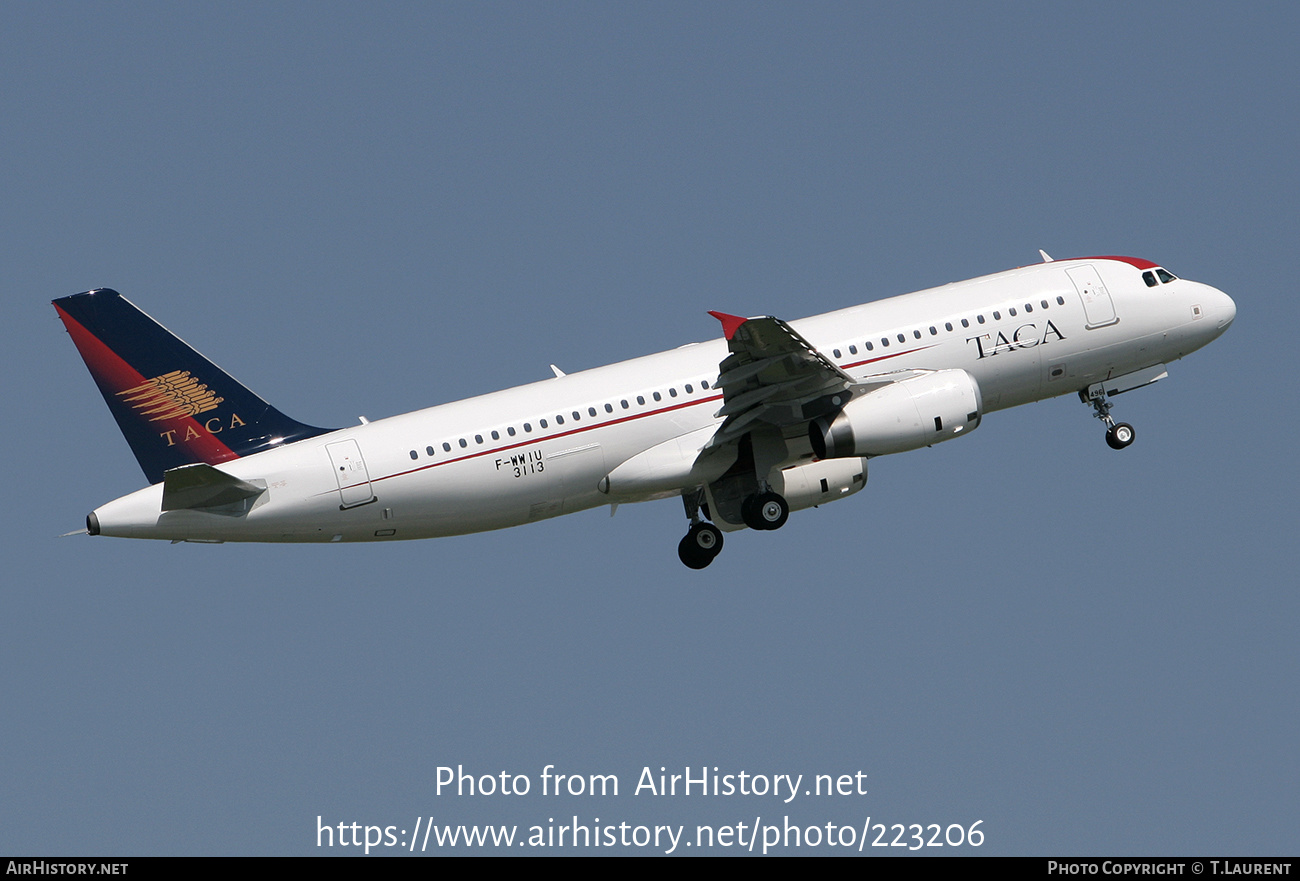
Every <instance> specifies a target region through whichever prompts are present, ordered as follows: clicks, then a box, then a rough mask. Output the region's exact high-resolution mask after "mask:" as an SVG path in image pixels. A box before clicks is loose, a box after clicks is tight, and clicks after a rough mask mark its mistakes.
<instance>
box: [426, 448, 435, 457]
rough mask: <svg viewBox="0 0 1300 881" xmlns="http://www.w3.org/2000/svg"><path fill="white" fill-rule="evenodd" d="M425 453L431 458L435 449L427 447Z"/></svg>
mask: <svg viewBox="0 0 1300 881" xmlns="http://www.w3.org/2000/svg"><path fill="white" fill-rule="evenodd" d="M424 451H425V452H426V453H428V454H429V455H430V456H432V455H433V447H425V448H424Z"/></svg>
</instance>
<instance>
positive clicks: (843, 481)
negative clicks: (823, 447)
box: [769, 458, 867, 511]
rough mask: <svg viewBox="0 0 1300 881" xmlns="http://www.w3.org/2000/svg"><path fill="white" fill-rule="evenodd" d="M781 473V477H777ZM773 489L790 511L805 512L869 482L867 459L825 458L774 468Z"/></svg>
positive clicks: (850, 493)
mask: <svg viewBox="0 0 1300 881" xmlns="http://www.w3.org/2000/svg"><path fill="white" fill-rule="evenodd" d="M778 475H779V476H778ZM769 482H770V483H771V485H772V488H773V489H774V490H776V491H777V492H779V493H780V494H781V495H782V496H784V497H785V500H786V501H787V502H788V503H789V504H790V510H791V511H802V510H803V509H804V508H812V507H814V506H816V505H824V504H826V503H827V502H833V501H835V500H837V499H843V498H846V497H848V496H851V495H853V494H854V493H855V492H857V491H858V490H860V489H862V488H863V487H864V486H866V485H867V460H866V459H862V458H859V459H823V460H821V461H820V462H808V463H806V464H804V465H795V466H793V467H791V468H786V469H783V470H781V471H774V472H773V473H772V474H771V475H770V478H769Z"/></svg>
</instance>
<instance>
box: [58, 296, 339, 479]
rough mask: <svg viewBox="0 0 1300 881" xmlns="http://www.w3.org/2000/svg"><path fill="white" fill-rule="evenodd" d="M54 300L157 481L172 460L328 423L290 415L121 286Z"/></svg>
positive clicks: (284, 439) (291, 435)
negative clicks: (149, 311)
mask: <svg viewBox="0 0 1300 881" xmlns="http://www.w3.org/2000/svg"><path fill="white" fill-rule="evenodd" d="M54 308H55V309H57V310H58V313H59V318H61V319H62V320H63V324H64V326H65V327H66V328H67V330H68V334H69V335H70V336H71V337H72V341H73V343H74V344H76V346H77V350H78V351H79V352H80V353H81V357H82V359H83V360H84V361H85V362H86V367H87V368H89V370H90V375H91V376H92V377H93V378H94V380H95V384H96V385H97V386H99V391H100V394H102V395H103V396H104V401H105V402H106V403H107V404H108V409H109V410H110V411H112V413H113V417H114V418H115V419H116V420H117V424H118V427H119V428H121V430H122V434H124V435H125V436H126V439H127V442H128V443H129V444H130V445H131V452H133V453H134V454H135V458H136V461H138V462H139V463H140V467H141V468H142V469H143V470H144V473H145V477H147V478H148V479H149V481H150V482H151V483H158V482H159V481H161V480H162V479H163V473H164V472H165V471H167V469H169V468H177V467H179V466H181V465H192V464H195V463H200V462H201V463H206V464H208V465H216V464H218V463H221V462H226V461H229V460H231V459H237V458H239V457H241V456H247V455H251V454H252V453H257V452H261V451H262V450H266V449H269V448H270V447H273V446H276V445H279V444H283V443H289V442H291V441H295V440H301V439H303V438H307V437H314V436H315V435H319V434H324V433H326V432H327V431H329V430H330V429H325V428H317V427H315V426H311V425H304V424H303V423H301V422H297V421H295V420H293V419H290V418H289V417H287V416H285V415H284V414H283V413H281V412H280V411H279V410H277V409H275V408H274V407H272V406H271V405H270V404H268V403H267V402H266V401H264V400H262V399H261V398H259V397H258V396H257V395H255V394H253V393H252V392H251V391H249V390H248V389H247V388H245V387H244V386H242V385H240V384H239V383H238V382H236V381H235V380H234V379H232V378H231V377H230V376H229V375H228V374H227V373H226V372H225V371H223V370H222V369H221V368H219V367H217V365H215V364H213V363H212V362H211V361H209V360H208V359H207V358H205V357H203V356H202V355H200V354H199V353H198V352H196V351H195V350H194V349H192V348H191V347H190V346H189V345H187V344H186V343H185V342H184V341H183V340H181V339H180V338H178V337H177V336H176V335H175V334H173V333H172V332H171V331H169V330H167V329H166V328H165V327H163V326H162V325H161V324H159V323H158V322H156V321H154V320H153V319H152V318H150V317H149V316H148V315H146V314H145V313H144V312H142V311H140V310H139V309H138V308H136V307H135V306H134V305H133V304H132V303H131V302H130V301H129V300H127V299H126V298H125V297H123V296H122V295H121V294H119V293H118V292H117V291H114V290H110V289H108V288H101V289H98V290H93V291H87V292H85V293H82V294H75V295H74V296H71V297H63V298H62V299H58V300H55V301H54Z"/></svg>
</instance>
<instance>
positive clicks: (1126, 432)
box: [1079, 387, 1137, 450]
mask: <svg viewBox="0 0 1300 881" xmlns="http://www.w3.org/2000/svg"><path fill="white" fill-rule="evenodd" d="M1079 399H1080V400H1081V401H1083V402H1084V403H1085V404H1092V408H1093V409H1094V410H1096V411H1097V412H1096V413H1094V414H1093V415H1094V416H1096V417H1097V418H1098V419H1100V420H1101V421H1102V422H1104V423H1106V445H1107V446H1108V447H1110V448H1111V449H1112V450H1122V449H1124V448H1125V447H1127V446H1128V445H1129V444H1131V443H1133V438H1134V437H1136V435H1137V433H1136V432H1135V431H1134V430H1133V426H1131V425H1129V424H1128V423H1127V422H1116V421H1115V420H1114V419H1112V418H1111V416H1110V408H1111V407H1112V406H1114V405H1112V404H1111V402H1110V401H1108V400H1106V391H1105V389H1103V388H1100V387H1095V388H1090V389H1084V390H1083V391H1081V392H1079Z"/></svg>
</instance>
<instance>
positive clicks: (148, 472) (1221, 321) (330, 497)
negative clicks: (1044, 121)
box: [53, 251, 1236, 569]
mask: <svg viewBox="0 0 1300 881" xmlns="http://www.w3.org/2000/svg"><path fill="white" fill-rule="evenodd" d="M1039 253H1040V254H1041V255H1042V258H1043V262H1041V263H1037V264H1034V265H1030V266H1024V267H1020V268H1017V269H1012V270H1009V271H1006V272H1000V273H997V274H994V275H987V276H983V277H981V278H976V279H972V280H970V281H962V282H954V283H950V284H947V285H943V286H941V287H936V288H931V289H929V290H923V291H918V292H916V293H911V294H904V295H902V296H897V297H892V298H889V299H884V300H878V301H874V302H869V303H866V304H864V305H860V306H853V307H850V308H847V309H841V310H839V311H835V312H829V313H826V314H824V315H817V316H813V317H811V318H805V319H802V320H799V321H791V322H788V323H787V322H785V321H782V320H780V319H778V318H774V317H772V316H759V317H752V318H745V317H741V316H735V315H729V314H726V313H722V312H711V313H710V314H711V315H712V316H714V317H715V318H717V319H718V321H719V322H720V323H721V326H722V338H721V339H714V340H712V341H709V342H701V343H691V344H689V345H686V346H683V347H681V348H677V349H673V350H671V351H667V352H660V353H658V354H653V355H647V356H644V357H640V358H634V359H632V360H630V361H623V362H621V363H617V364H612V365H609V366H606V367H598V368H594V369H590V370H584V371H581V372H575V373H570V374H565V373H564V372H563V371H562V370H560V369H559V368H557V367H555V366H554V365H552V370H553V372H554V376H553V377H552V378H548V379H546V380H543V381H540V382H534V383H531V384H528V385H523V386H518V387H516V388H511V389H506V390H504V391H499V392H495V393H492V394H487V395H482V396H479V397H475V398H469V399H467V400H462V401H455V402H453V403H447V404H440V405H438V406H434V407H429V408H427V409H423V410H417V411H415V412H412V413H407V414H404V415H400V416H393V417H390V418H386V419H380V420H375V421H373V422H370V421H367V420H365V419H362V420H361V424H358V425H354V426H351V427H347V428H338V429H326V428H319V427H316V426H312V425H306V424H304V423H301V422H297V421H295V420H293V419H290V418H289V417H287V416H285V415H284V414H283V413H281V412H280V411H279V410H277V409H276V408H275V407H272V406H271V405H270V404H268V403H267V402H266V401H264V400H262V399H261V398H259V397H258V396H257V395H255V394H254V393H253V392H251V391H249V390H248V389H247V388H245V387H244V386H242V385H240V384H239V383H238V382H236V381H235V380H234V379H232V378H231V377H230V376H229V375H228V374H226V373H225V372H224V371H222V370H221V369H220V368H219V367H217V366H216V365H215V364H213V363H212V362H211V361H209V360H207V359H206V358H205V357H203V356H202V355H200V354H199V353H198V352H197V351H195V350H194V349H192V348H191V347H190V346H188V345H187V344H186V343H184V342H183V341H181V340H180V339H179V338H177V337H176V336H174V335H173V334H172V333H171V332H169V331H168V330H167V329H166V328H164V327H163V326H162V325H160V324H159V323H157V322H156V321H154V320H153V319H152V318H150V317H149V316H148V315H146V314H145V313H144V312H142V311H141V310H139V309H138V308H136V307H135V306H134V305H132V304H131V303H130V302H129V301H127V300H126V299H125V298H124V297H122V296H121V295H120V294H119V293H117V292H116V291H113V290H110V289H107V288H100V289H97V290H91V291H87V292H85V293H80V294H76V295H74V296H70V297H64V298H61V299H57V300H54V301H53V303H54V307H55V309H56V310H57V311H58V314H59V317H60V318H61V319H62V321H63V324H64V326H65V327H66V329H67V332H68V333H69V335H70V336H71V337H72V341H73V343H74V344H75V345H76V347H77V349H78V350H79V351H80V354H81V356H82V358H83V360H84V361H85V363H86V366H87V367H88V368H89V369H90V373H91V375H92V377H93V378H94V380H95V382H96V384H97V385H98V386H99V390H100V392H101V394H102V395H103V397H104V400H105V401H106V402H107V403H108V407H109V410H110V411H112V414H113V416H114V417H115V418H116V420H117V423H118V426H119V427H120V428H121V430H122V433H123V434H124V435H125V436H126V439H127V442H128V444H129V445H130V447H131V450H132V452H133V453H134V454H135V457H136V459H137V460H138V461H139V463H140V467H141V468H142V469H143V470H144V473H145V476H146V478H148V480H149V483H150V484H151V485H150V486H148V487H147V488H145V489H141V490H139V491H138V492H134V493H131V494H130V495H127V496H123V497H122V498H119V499H117V500H116V501H112V502H109V503H108V504H105V505H103V506H102V507H99V508H96V509H95V510H94V511H92V512H91V513H90V514H89V515H88V516H87V518H86V529H85V532H87V533H89V534H90V535H109V536H121V537H128V538H156V539H167V540H171V541H173V542H181V541H186V542H212V543H221V542H229V541H257V542H355V541H394V540H402V539H417V538H431V537H436V536H450V535H460V534H465V533H472V532H481V531H486V530H492V529H502V528H505V527H509V526H518V525H521V524H524V523H529V522H532V521H535V520H542V519H545V518H549V517H554V516H557V515H561V514H569V513H572V512H575V511H581V510H584V509H589V508H593V507H597V506H602V505H610V506H611V512H612V511H614V510H616V509H617V506H618V505H619V504H623V503H630V502H641V501H649V500H653V499H664V498H673V497H677V498H680V499H681V500H682V502H683V505H684V507H685V513H686V517H687V519H688V520H689V527H688V530H687V533H686V535H685V536H684V537H683V538H682V539H681V541H680V542H679V544H678V556H679V557H680V559H681V561H682V562H683V563H684V564H685V565H686V566H688V567H690V568H692V569H703V568H704V567H706V566H708V565H709V564H710V563H711V562H712V561H713V560H714V559H715V558H716V557H717V555H718V553H719V552H720V551H721V550H722V545H723V534H724V533H730V532H734V531H736V530H741V529H745V528H748V529H751V530H755V531H765V530H774V529H779V528H781V526H782V525H784V524H785V522H786V519H787V518H788V517H789V516H790V513H791V512H793V511H799V510H802V509H806V508H810V507H816V506H819V505H823V504H826V503H828V502H832V501H838V500H840V499H843V498H846V497H848V496H850V495H853V494H855V493H857V492H859V491H861V490H862V489H863V487H864V486H865V485H866V481H867V463H868V460H869V459H872V458H874V457H876V456H884V455H888V454H892V453H901V452H906V451H909V450H915V449H920V448H922V447H928V446H932V445H933V444H936V443H941V442H943V441H948V440H952V439H953V438H957V437H964V436H966V435H967V434H969V433H970V432H972V431H974V430H975V429H976V428H977V427H979V425H980V422H981V421H982V420H983V418H984V416H985V415H986V414H988V413H992V412H994V411H997V410H1003V409H1006V408H1009V407H1014V406H1017V405H1020V404H1025V403H1029V402H1032V401H1040V400H1044V399H1047V398H1052V397H1056V396H1058V395H1065V394H1070V393H1076V394H1078V396H1079V398H1080V400H1082V401H1083V402H1084V403H1085V404H1087V405H1089V406H1090V407H1091V408H1092V409H1093V415H1095V416H1096V417H1097V418H1098V419H1100V420H1101V421H1102V422H1103V423H1104V424H1105V426H1106V434H1105V437H1106V442H1107V444H1108V445H1109V446H1110V447H1112V448H1114V449H1117V450H1119V449H1123V448H1125V447H1127V446H1128V445H1129V444H1131V443H1133V440H1134V437H1135V432H1134V429H1133V427H1132V425H1130V424H1128V423H1125V422H1116V421H1115V420H1114V419H1113V418H1112V416H1111V408H1112V406H1113V405H1112V403H1111V400H1110V399H1111V398H1112V397H1114V396H1115V395H1118V394H1122V393H1124V392H1127V391H1131V390H1133V389H1137V388H1141V387H1144V386H1147V385H1150V384H1151V383H1154V382H1156V381H1158V380H1160V379H1163V378H1164V377H1165V376H1167V372H1166V365H1167V364H1169V363H1170V362H1172V361H1175V360H1177V359H1179V358H1182V357H1183V356H1184V355H1187V354H1189V353H1191V352H1193V351H1195V350H1197V349H1199V348H1201V347H1202V346H1204V345H1206V344H1208V343H1209V342H1210V341H1212V340H1214V339H1216V338H1217V337H1218V336H1220V335H1221V334H1222V333H1223V332H1224V331H1225V330H1226V329H1227V328H1228V326H1229V325H1231V324H1232V322H1233V319H1234V318H1235V317H1236V305H1235V304H1234V303H1233V301H1232V299H1231V298H1230V297H1228V295H1226V294H1224V293H1223V292H1222V291H1220V290H1218V289H1216V288H1213V287H1210V286H1209V285H1206V284H1201V283H1198V282H1193V281H1188V280H1186V279H1182V278H1178V277H1176V276H1174V275H1173V274H1172V273H1171V272H1169V271H1167V270H1166V269H1165V268H1164V267H1162V266H1159V265H1157V264H1155V263H1152V262H1151V261H1149V260H1142V259H1138V258H1133V257H1117V256H1103V257H1085V258H1076V259H1070V260H1053V259H1052V258H1051V257H1050V256H1048V255H1047V253H1046V252H1043V251H1040V252H1039Z"/></svg>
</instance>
